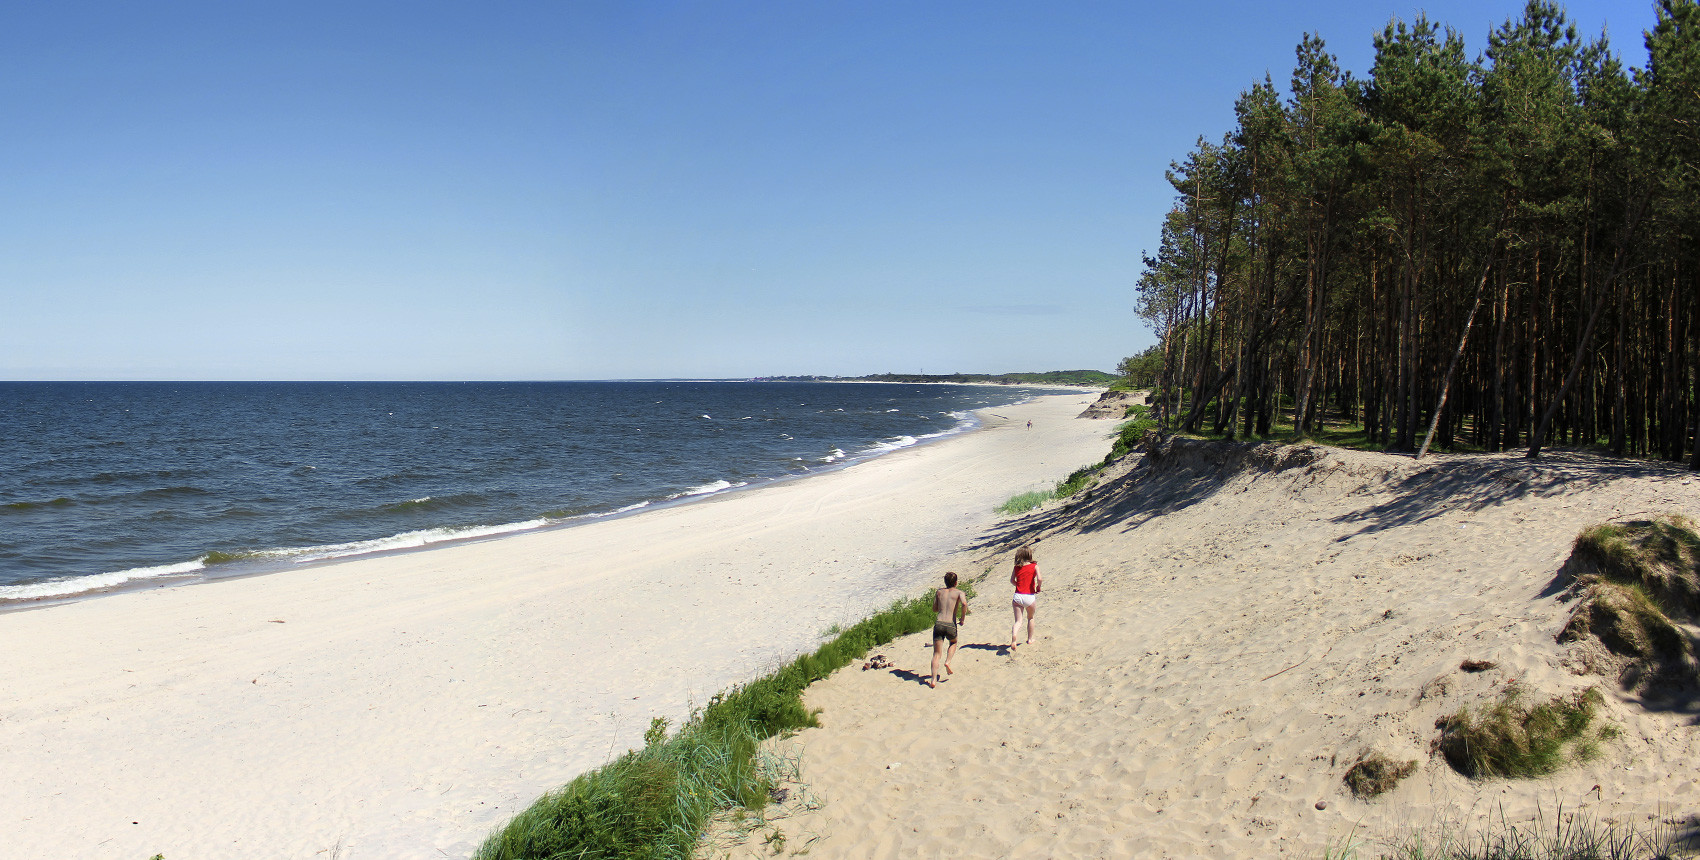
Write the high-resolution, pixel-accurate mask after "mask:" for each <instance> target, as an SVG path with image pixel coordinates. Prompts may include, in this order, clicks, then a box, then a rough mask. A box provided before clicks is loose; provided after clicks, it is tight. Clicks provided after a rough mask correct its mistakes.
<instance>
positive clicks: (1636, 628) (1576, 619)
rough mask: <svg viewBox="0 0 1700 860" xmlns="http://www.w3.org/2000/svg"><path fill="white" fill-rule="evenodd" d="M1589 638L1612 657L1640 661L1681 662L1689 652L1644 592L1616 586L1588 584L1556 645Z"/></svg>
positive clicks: (1634, 587) (1606, 583)
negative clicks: (1674, 659)
mask: <svg viewBox="0 0 1700 860" xmlns="http://www.w3.org/2000/svg"><path fill="white" fill-rule="evenodd" d="M1589 636H1593V637H1595V638H1597V639H1599V640H1600V642H1601V643H1602V644H1604V645H1605V646H1606V648H1608V649H1610V650H1611V651H1612V653H1615V654H1620V655H1623V656H1625V657H1631V658H1634V659H1637V660H1642V661H1658V660H1667V659H1670V658H1676V659H1678V660H1680V659H1681V658H1682V656H1684V655H1686V654H1687V653H1688V650H1689V645H1688V639H1687V637H1685V636H1683V635H1682V631H1680V630H1678V629H1677V628H1676V625H1674V624H1672V623H1671V620H1670V618H1669V617H1667V616H1666V615H1665V614H1664V612H1663V611H1661V610H1660V609H1659V606H1658V603H1657V602H1656V601H1654V600H1653V598H1652V596H1651V595H1649V594H1648V593H1647V591H1646V590H1645V589H1644V588H1642V587H1640V586H1638V585H1626V584H1623V583H1618V582H1610V581H1598V582H1594V583H1591V584H1590V585H1589V587H1588V590H1587V593H1586V595H1585V596H1583V598H1582V602H1581V603H1579V604H1577V606H1576V609H1575V610H1574V611H1573V612H1572V613H1571V614H1570V621H1569V622H1568V623H1566V624H1565V625H1564V630H1563V631H1561V632H1560V633H1559V634H1558V641H1560V642H1574V641H1576V640H1579V639H1584V638H1587V637H1589Z"/></svg>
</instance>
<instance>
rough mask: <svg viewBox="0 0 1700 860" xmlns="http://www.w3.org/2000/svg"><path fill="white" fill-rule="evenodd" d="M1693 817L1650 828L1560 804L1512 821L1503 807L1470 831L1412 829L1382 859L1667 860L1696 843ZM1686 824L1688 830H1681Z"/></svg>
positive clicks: (1669, 821)
mask: <svg viewBox="0 0 1700 860" xmlns="http://www.w3.org/2000/svg"><path fill="white" fill-rule="evenodd" d="M1694 826H1695V821H1694V819H1692V818H1690V819H1689V820H1688V821H1686V822H1684V821H1679V820H1674V819H1672V820H1668V821H1666V822H1664V823H1663V824H1662V825H1660V826H1655V827H1653V828H1650V829H1637V828H1635V827H1631V826H1626V825H1620V824H1608V823H1604V822H1601V821H1599V820H1598V819H1595V818H1593V817H1591V816H1589V815H1587V814H1584V813H1580V812H1566V811H1565V810H1564V808H1563V807H1562V806H1561V807H1559V809H1558V815H1557V820H1556V821H1547V820H1545V816H1544V815H1538V816H1536V818H1535V820H1534V821H1530V822H1513V821H1508V820H1506V818H1505V814H1504V811H1503V810H1501V811H1500V813H1499V818H1498V820H1497V821H1493V822H1491V823H1490V825H1489V826H1488V828H1487V829H1486V830H1484V831H1482V832H1480V833H1478V834H1476V835H1474V836H1468V837H1465V836H1459V835H1456V834H1454V833H1450V832H1447V831H1446V830H1445V829H1442V830H1441V831H1440V832H1439V833H1435V832H1433V831H1432V830H1431V831H1430V833H1429V834H1427V835H1426V836H1425V834H1423V833H1413V834H1411V835H1410V836H1408V837H1406V838H1404V839H1402V840H1400V841H1398V842H1395V843H1393V844H1392V845H1391V846H1390V847H1391V849H1392V850H1391V851H1390V852H1385V853H1382V855H1381V856H1382V857H1383V858H1385V860H1668V858H1670V857H1673V856H1678V855H1677V852H1679V851H1684V850H1688V849H1692V848H1693V847H1694V834H1695V831H1694ZM1684 828H1686V832H1684Z"/></svg>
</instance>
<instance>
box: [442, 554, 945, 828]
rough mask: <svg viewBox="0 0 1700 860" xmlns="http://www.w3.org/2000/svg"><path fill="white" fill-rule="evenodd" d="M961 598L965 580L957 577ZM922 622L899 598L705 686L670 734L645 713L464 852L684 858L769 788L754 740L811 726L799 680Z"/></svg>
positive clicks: (923, 613)
mask: <svg viewBox="0 0 1700 860" xmlns="http://www.w3.org/2000/svg"><path fill="white" fill-rule="evenodd" d="M962 587H963V590H964V591H966V592H968V593H969V595H970V596H973V589H972V587H971V586H969V585H968V584H967V583H963V585H962ZM932 624H933V605H932V596H931V595H930V594H929V595H927V596H925V597H918V598H915V599H913V600H899V601H897V602H896V603H893V604H892V605H891V606H890V607H889V608H887V609H886V610H885V611H883V612H880V613H877V614H875V615H873V616H871V617H869V618H866V619H864V620H862V621H861V622H859V623H857V624H855V625H853V626H852V627H850V628H849V629H848V630H845V631H843V632H842V633H840V634H839V635H838V636H837V637H836V638H834V639H833V640H832V641H830V642H828V643H826V644H825V645H822V646H821V647H820V650H818V651H816V652H814V653H813V654H804V655H802V656H800V657H798V658H797V659H796V660H793V661H792V662H791V663H789V664H787V665H786V666H784V667H783V668H781V669H779V670H778V671H776V672H774V673H772V674H770V675H767V676H765V677H762V678H758V679H756V680H754V681H751V682H750V683H748V684H745V685H743V686H741V687H736V688H734V689H732V690H730V691H728V692H725V693H721V694H718V695H716V696H715V697H714V698H713V699H710V700H709V703H708V705H707V706H706V707H704V708H702V709H701V710H699V711H697V712H696V713H694V714H692V716H691V718H690V720H688V721H687V722H686V723H685V725H684V726H682V727H681V728H680V729H679V731H678V733H676V734H674V735H673V736H672V737H667V735H666V723H665V722H664V721H662V720H660V719H657V720H656V721H655V722H653V723H652V724H651V725H650V729H649V731H648V732H646V733H645V734H644V741H645V743H644V748H643V749H641V750H632V751H630V752H627V753H626V754H625V755H623V756H620V757H619V758H617V759H615V760H614V761H612V762H610V763H609V764H607V765H604V766H602V767H600V768H597V769H596V770H593V771H590V772H588V773H585V774H582V775H580V776H579V777H578V778H576V779H574V780H573V781H572V782H569V783H567V784H566V785H565V786H563V787H562V788H560V789H558V790H556V791H552V792H550V793H548V794H545V795H544V796H543V797H541V798H539V799H538V800H537V801H536V802H535V803H533V804H532V805H531V806H530V807H528V808H527V809H526V810H525V811H523V812H521V813H520V814H518V815H516V816H514V818H513V819H512V820H510V821H509V822H508V823H507V824H506V825H504V826H503V827H502V828H501V829H500V830H498V831H496V832H495V833H494V834H492V835H491V836H490V837H489V839H487V840H485V842H484V844H483V845H482V846H480V847H479V849H478V852H477V853H476V854H474V855H473V858H474V860H545V858H547V860H556V858H572V860H600V859H601V858H645V860H662V858H680V860H683V858H687V857H690V856H691V852H692V850H693V847H694V846H695V844H696V842H697V839H698V838H699V837H700V836H701V835H702V832H703V828H704V827H705V826H706V824H707V822H708V820H709V817H710V816H711V815H713V813H714V812H715V811H716V810H719V809H730V808H734V807H741V808H745V809H752V810H759V809H761V808H762V807H763V806H764V805H765V804H766V802H767V798H768V791H769V789H770V788H771V778H770V777H769V775H768V773H769V771H768V769H766V768H763V767H761V766H760V762H759V756H758V754H757V753H758V745H759V744H760V742H761V741H762V740H763V739H765V738H769V737H772V736H774V735H777V734H779V733H781V732H786V731H791V730H794V729H799V728H804V727H808V726H815V725H819V721H818V720H817V719H816V713H815V712H811V711H809V710H808V709H807V708H805V707H804V706H803V698H802V694H803V690H804V689H805V688H807V687H808V686H809V684H811V683H813V682H815V681H817V680H820V679H821V678H825V677H826V676H827V675H830V674H832V673H833V672H834V671H836V670H838V669H840V668H843V667H844V666H847V665H849V664H850V663H851V662H853V661H855V660H858V659H860V658H861V657H863V656H864V655H866V654H867V653H868V650H869V649H870V648H874V647H876V646H879V645H884V644H886V643H888V642H890V641H892V640H893V639H896V638H897V637H899V636H904V635H907V634H910V633H915V632H918V631H921V630H925V629H927V628H929V627H931V626H932Z"/></svg>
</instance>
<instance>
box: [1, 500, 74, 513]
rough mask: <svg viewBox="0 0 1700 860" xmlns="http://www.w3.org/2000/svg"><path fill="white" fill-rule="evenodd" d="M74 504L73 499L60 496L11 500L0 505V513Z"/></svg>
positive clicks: (66, 506)
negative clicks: (42, 500)
mask: <svg viewBox="0 0 1700 860" xmlns="http://www.w3.org/2000/svg"><path fill="white" fill-rule="evenodd" d="M74 504H76V501H75V500H73V499H68V498H66V497H64V496H60V497H59V498H57V499H49V500H47V501H45V502H11V503H9V504H4V505H0V513H22V512H24V511H37V510H41V509H42V508H68V507H70V506H72V505H74Z"/></svg>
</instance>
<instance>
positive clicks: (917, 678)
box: [891, 669, 943, 687]
mask: <svg viewBox="0 0 1700 860" xmlns="http://www.w3.org/2000/svg"><path fill="white" fill-rule="evenodd" d="M891 674H893V675H896V676H897V677H899V678H902V679H903V680H905V681H914V682H915V683H917V684H920V685H921V686H923V687H925V686H926V685H927V676H926V675H919V674H916V673H914V672H911V671H909V670H908V669H893V670H891ZM940 680H941V681H942V680H943V679H942V678H941V679H940Z"/></svg>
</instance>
